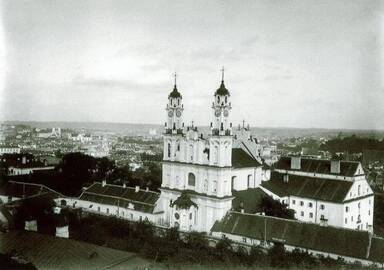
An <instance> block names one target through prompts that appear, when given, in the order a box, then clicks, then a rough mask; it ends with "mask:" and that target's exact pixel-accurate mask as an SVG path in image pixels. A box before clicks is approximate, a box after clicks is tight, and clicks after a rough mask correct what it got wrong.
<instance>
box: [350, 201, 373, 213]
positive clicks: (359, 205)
mask: <svg viewBox="0 0 384 270" xmlns="http://www.w3.org/2000/svg"><path fill="white" fill-rule="evenodd" d="M368 204H369V205H371V200H368ZM360 207H361V202H359V203H358V204H357V208H359V209H360ZM345 212H346V213H348V212H349V206H346V207H345Z"/></svg>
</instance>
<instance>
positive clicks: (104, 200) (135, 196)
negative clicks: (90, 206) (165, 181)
mask: <svg viewBox="0 0 384 270" xmlns="http://www.w3.org/2000/svg"><path fill="white" fill-rule="evenodd" d="M159 197H160V193H158V192H154V191H145V190H139V191H138V192H136V191H135V188H131V187H122V186H116V185H109V184H106V185H105V186H103V185H102V184H101V183H94V184H92V185H91V186H90V187H89V188H87V189H86V190H85V191H84V192H83V193H82V194H81V195H80V197H79V199H80V200H84V201H90V202H94V203H100V204H107V205H115V206H117V205H118V206H120V207H125V208H128V206H129V204H132V205H133V206H134V210H136V211H141V212H146V213H153V211H154V209H155V204H156V202H157V200H158V199H159Z"/></svg>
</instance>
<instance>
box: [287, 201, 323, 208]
mask: <svg viewBox="0 0 384 270" xmlns="http://www.w3.org/2000/svg"><path fill="white" fill-rule="evenodd" d="M292 204H293V205H295V204H296V200H292ZM300 206H304V202H303V201H300ZM308 207H309V208H312V207H313V203H311V202H309V203H308ZM324 209H325V205H324V204H320V210H324Z"/></svg>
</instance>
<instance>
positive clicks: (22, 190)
mask: <svg viewBox="0 0 384 270" xmlns="http://www.w3.org/2000/svg"><path fill="white" fill-rule="evenodd" d="M47 193H51V194H52V195H53V196H54V197H61V196H63V195H61V194H60V193H58V192H56V191H54V190H52V189H50V188H48V187H46V186H44V185H41V184H33V183H23V182H15V181H8V182H7V183H5V184H4V185H2V186H1V187H0V195H4V196H12V197H17V198H27V197H31V196H36V195H42V194H47Z"/></svg>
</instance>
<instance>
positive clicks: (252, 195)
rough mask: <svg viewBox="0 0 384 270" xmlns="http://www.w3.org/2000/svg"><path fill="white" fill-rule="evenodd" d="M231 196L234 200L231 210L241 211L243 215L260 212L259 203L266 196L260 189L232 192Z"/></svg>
mask: <svg viewBox="0 0 384 270" xmlns="http://www.w3.org/2000/svg"><path fill="white" fill-rule="evenodd" d="M232 195H233V196H235V198H234V199H233V201H232V209H233V210H234V211H237V212H240V211H241V209H243V210H244V212H245V213H250V214H255V213H258V212H260V211H261V208H260V202H261V199H262V198H264V197H268V195H267V194H266V193H265V192H264V191H263V190H262V189H261V188H250V189H246V190H241V191H237V190H233V191H232Z"/></svg>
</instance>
